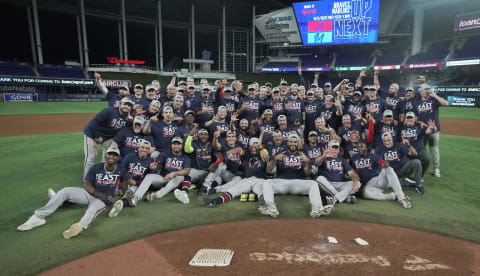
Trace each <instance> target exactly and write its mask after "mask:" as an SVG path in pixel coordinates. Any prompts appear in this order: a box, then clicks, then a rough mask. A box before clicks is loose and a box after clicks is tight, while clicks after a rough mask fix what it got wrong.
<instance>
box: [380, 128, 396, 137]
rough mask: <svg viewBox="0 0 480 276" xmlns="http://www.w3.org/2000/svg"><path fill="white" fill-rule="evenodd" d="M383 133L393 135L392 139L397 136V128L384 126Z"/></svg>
mask: <svg viewBox="0 0 480 276" xmlns="http://www.w3.org/2000/svg"><path fill="white" fill-rule="evenodd" d="M382 133H390V134H391V135H392V137H395V136H396V133H395V128H394V127H393V126H387V125H383V127H382Z"/></svg>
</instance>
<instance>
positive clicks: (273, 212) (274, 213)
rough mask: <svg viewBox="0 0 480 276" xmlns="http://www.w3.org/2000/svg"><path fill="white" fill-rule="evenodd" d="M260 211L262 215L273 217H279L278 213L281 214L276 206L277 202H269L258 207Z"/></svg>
mask: <svg viewBox="0 0 480 276" xmlns="http://www.w3.org/2000/svg"><path fill="white" fill-rule="evenodd" d="M258 211H259V212H260V213H261V214H262V215H267V216H271V217H272V218H276V217H278V215H280V213H279V212H278V210H277V206H275V203H267V205H266V206H260V207H258Z"/></svg>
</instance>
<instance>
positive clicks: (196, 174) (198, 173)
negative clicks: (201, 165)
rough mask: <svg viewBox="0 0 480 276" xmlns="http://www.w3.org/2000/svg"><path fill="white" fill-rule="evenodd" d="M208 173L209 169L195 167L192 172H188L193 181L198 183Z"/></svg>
mask: <svg viewBox="0 0 480 276" xmlns="http://www.w3.org/2000/svg"><path fill="white" fill-rule="evenodd" d="M207 175H208V171H204V170H199V169H194V168H191V169H190V173H188V176H190V179H191V181H192V183H196V182H198V181H200V180H202V179H205V177H206V176H207Z"/></svg>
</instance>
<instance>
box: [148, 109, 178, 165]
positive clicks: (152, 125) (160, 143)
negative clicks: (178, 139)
mask: <svg viewBox="0 0 480 276" xmlns="http://www.w3.org/2000/svg"><path fill="white" fill-rule="evenodd" d="M162 116H163V120H162V121H159V120H158V117H157V116H154V117H152V118H150V121H148V122H147V124H146V125H145V128H144V129H143V133H145V134H146V135H150V134H152V135H153V139H154V141H155V146H156V147H157V152H155V153H154V154H152V157H153V159H157V157H158V156H159V155H160V154H161V153H164V152H167V151H169V149H170V144H171V141H172V138H173V136H175V133H176V131H177V128H178V126H176V125H175V124H173V109H172V107H170V106H166V107H164V108H163V112H162Z"/></svg>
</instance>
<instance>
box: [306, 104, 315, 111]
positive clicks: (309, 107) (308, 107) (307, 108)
mask: <svg viewBox="0 0 480 276" xmlns="http://www.w3.org/2000/svg"><path fill="white" fill-rule="evenodd" d="M305 112H306V113H315V112H317V105H316V104H309V105H307V106H306V107H305Z"/></svg>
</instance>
